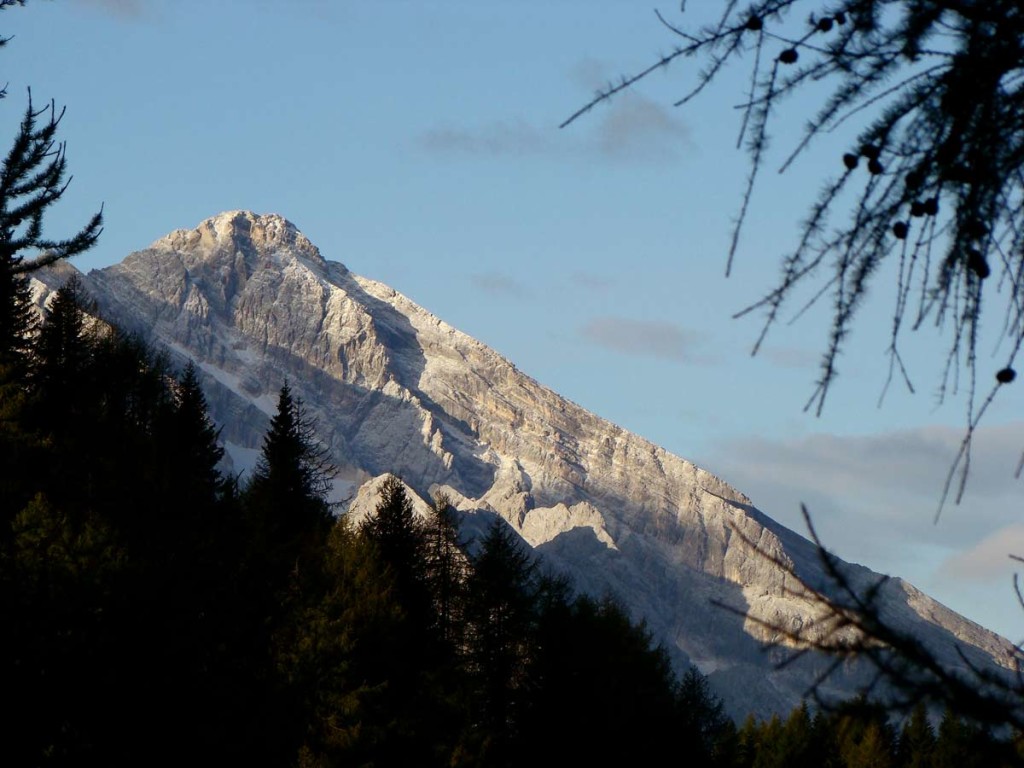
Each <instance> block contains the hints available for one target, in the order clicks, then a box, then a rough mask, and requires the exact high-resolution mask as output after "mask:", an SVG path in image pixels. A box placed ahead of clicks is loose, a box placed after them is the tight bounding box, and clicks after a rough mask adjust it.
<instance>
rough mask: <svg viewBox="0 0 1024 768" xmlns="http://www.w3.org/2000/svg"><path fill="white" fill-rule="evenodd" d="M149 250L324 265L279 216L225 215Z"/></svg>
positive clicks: (312, 247)
mask: <svg viewBox="0 0 1024 768" xmlns="http://www.w3.org/2000/svg"><path fill="white" fill-rule="evenodd" d="M149 250H155V251H165V252H173V253H177V254H182V255H186V254H193V255H197V256H200V257H202V258H205V259H209V260H221V261H223V259H224V256H225V255H226V254H230V255H234V254H242V255H243V256H245V257H247V258H248V259H250V260H255V261H267V260H275V259H276V260H277V261H278V262H280V260H281V259H282V258H285V259H286V258H287V257H289V256H291V257H296V258H301V259H304V260H305V261H307V262H308V263H309V264H311V265H315V266H322V265H324V263H325V262H324V258H323V256H321V255H320V251H319V249H317V247H316V246H315V245H313V243H311V242H310V241H309V239H308V238H307V237H306V236H305V235H304V234H302V232H300V231H299V230H298V228H297V227H296V226H295V225H294V224H292V222H290V221H288V219H286V218H284V217H283V216H280V215H278V214H276V213H265V214H260V213H253V212H252V211H225V212H224V213H220V214H218V215H216V216H211V217H210V218H208V219H206V220H204V221H203V222H201V223H200V224H199V225H198V226H197V227H196V228H195V229H177V230H175V231H173V232H171V233H170V234H169V235H166V236H164V237H162V238H160V239H159V240H157V241H156V242H154V243H153V244H152V245H151V246H150V247H149Z"/></svg>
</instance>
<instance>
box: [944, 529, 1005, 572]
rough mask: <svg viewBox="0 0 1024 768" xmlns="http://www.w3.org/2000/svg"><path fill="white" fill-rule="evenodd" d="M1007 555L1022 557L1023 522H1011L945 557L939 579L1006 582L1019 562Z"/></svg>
mask: <svg viewBox="0 0 1024 768" xmlns="http://www.w3.org/2000/svg"><path fill="white" fill-rule="evenodd" d="M1010 555H1016V556H1018V557H1021V556H1024V523H1013V524H1012V525H1008V526H1006V527H1005V528H1001V529H1000V530H998V531H996V532H995V533H993V534H991V535H989V536H986V537H985V538H984V539H982V540H981V541H979V542H978V543H977V544H975V545H974V546H973V547H971V548H970V549H968V550H966V551H964V552H960V553H958V554H956V555H953V556H952V557H950V558H948V559H947V560H946V561H945V562H944V563H943V564H942V566H941V568H940V570H939V576H940V578H949V579H953V580H965V581H973V582H982V583H987V584H1006V583H1007V581H1008V580H1009V579H1010V578H1011V576H1012V574H1013V573H1014V572H1015V571H1019V570H1021V563H1019V562H1017V561H1015V560H1013V559H1011V558H1010Z"/></svg>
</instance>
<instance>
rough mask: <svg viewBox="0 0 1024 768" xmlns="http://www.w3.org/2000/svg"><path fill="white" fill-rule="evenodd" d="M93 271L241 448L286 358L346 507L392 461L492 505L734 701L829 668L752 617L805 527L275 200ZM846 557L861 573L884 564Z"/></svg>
mask: <svg viewBox="0 0 1024 768" xmlns="http://www.w3.org/2000/svg"><path fill="white" fill-rule="evenodd" d="M44 281H45V282H47V283H50V286H49V287H50V288H52V286H53V280H45V278H44ZM85 285H86V288H87V289H88V290H89V291H90V293H92V295H93V296H94V298H95V299H96V301H97V303H98V304H99V307H100V310H101V314H102V315H104V316H105V317H108V318H109V319H110V320H112V321H114V322H116V323H118V324H120V325H121V326H122V327H126V328H129V329H133V330H138V331H141V332H143V333H145V334H147V335H148V336H149V337H150V338H151V339H152V340H153V341H154V342H155V343H157V344H159V345H163V346H165V347H166V348H168V349H169V350H170V351H171V352H172V354H174V355H179V356H182V357H183V358H184V357H185V356H187V357H190V358H192V359H194V360H195V362H196V364H197V366H198V367H199V368H200V370H201V371H202V373H203V375H204V377H205V380H204V384H205V386H206V388H207V394H208V398H209V401H210V406H211V412H212V415H213V417H214V418H215V419H216V421H217V422H218V423H219V424H221V425H222V427H223V431H222V438H223V439H224V440H225V441H226V442H227V447H228V450H229V453H230V454H231V455H232V456H234V457H235V459H236V461H237V462H238V464H237V465H236V466H239V467H244V466H245V465H246V461H247V460H248V461H249V462H250V463H251V458H252V456H253V455H254V451H255V449H258V448H259V445H260V441H261V439H262V436H263V433H264V431H265V429H266V426H267V423H268V416H269V415H271V414H272V413H273V411H274V407H275V404H276V398H277V392H278V390H279V388H280V386H281V384H282V383H283V382H284V381H285V380H286V379H287V380H288V382H289V384H290V386H291V387H292V391H293V393H294V394H295V395H296V396H298V397H300V398H302V399H303V401H304V402H305V404H306V406H307V408H308V410H309V412H310V413H311V415H313V416H314V417H315V418H316V419H317V421H318V425H319V429H320V437H321V439H322V440H323V441H324V443H325V444H327V445H328V446H329V448H330V450H331V452H332V454H333V456H334V457H335V460H336V461H337V463H338V464H339V466H340V467H341V469H342V476H343V477H344V478H346V479H348V480H349V482H350V486H351V489H352V491H351V493H352V496H353V500H352V505H353V511H354V512H355V511H357V510H364V511H365V509H366V508H367V507H368V505H370V506H372V498H373V494H372V488H373V487H374V486H368V487H367V488H364V489H363V490H361V491H357V490H356V489H357V488H358V487H359V485H360V484H361V483H362V482H363V481H365V480H367V479H369V478H372V477H376V476H379V475H381V474H383V473H386V472H392V473H394V474H396V475H398V476H399V477H401V478H402V479H403V480H404V482H405V483H407V485H408V486H409V487H410V488H411V489H412V490H414V491H415V492H416V493H417V494H419V495H420V496H421V497H422V498H424V499H429V497H430V495H431V494H432V493H434V492H437V491H439V490H443V491H445V492H446V493H448V495H449V497H450V498H451V499H452V501H453V503H454V504H455V505H456V507H457V508H458V509H459V510H461V511H462V512H464V513H465V515H466V519H467V520H469V521H473V520H475V521H477V522H479V521H481V520H485V519H486V518H487V516H488V515H490V516H491V517H493V515H495V514H497V515H500V516H501V517H503V518H504V519H505V520H507V521H508V522H509V523H510V524H511V525H512V526H513V527H514V528H515V529H516V530H517V531H518V532H519V533H520V535H521V536H522V537H523V539H524V540H525V541H526V542H528V543H529V545H531V546H532V547H534V548H535V549H536V550H537V551H538V552H540V553H541V554H542V555H543V556H544V558H545V559H546V560H547V561H548V562H549V563H550V564H551V567H554V568H559V569H562V570H564V571H566V572H568V573H569V574H571V576H572V577H573V578H574V579H575V581H576V583H577V585H578V586H579V587H580V588H581V589H584V590H587V591H590V592H592V593H594V594H596V595H603V594H606V593H609V592H610V593H613V594H615V595H616V596H618V597H619V599H620V600H622V601H623V602H624V603H625V604H627V605H628V607H629V608H630V609H631V610H632V611H633V612H634V614H635V615H636V616H638V617H643V618H645V619H646V621H647V623H648V626H649V628H650V629H651V630H652V631H653V632H654V633H655V635H656V637H657V638H658V639H659V640H661V641H662V642H663V643H664V644H665V646H666V647H667V648H668V649H669V650H670V652H671V653H672V654H673V655H674V657H675V659H676V660H677V661H678V662H679V663H680V664H683V663H686V662H687V661H692V662H694V663H696V664H697V665H698V666H699V667H700V668H701V669H702V670H703V671H704V672H705V673H708V674H709V675H710V680H711V682H712V685H714V686H715V687H716V689H717V691H718V692H719V694H720V695H722V696H723V697H724V698H725V700H726V703H727V706H728V709H729V710H730V712H731V713H732V714H734V715H739V716H745V715H746V714H747V713H748V712H751V711H754V712H757V713H759V714H768V713H771V712H776V711H778V712H781V711H787V710H788V709H790V708H791V707H793V706H794V705H795V704H796V703H798V701H799V699H800V696H801V695H802V694H803V693H804V692H805V691H806V689H807V688H808V686H809V685H810V683H811V682H812V680H813V679H814V677H815V676H816V675H817V674H818V673H819V672H820V671H821V670H822V669H823V668H824V665H825V663H826V662H825V661H824V660H823V659H821V658H815V657H814V656H813V655H808V656H806V657H804V658H803V659H802V660H801V661H800V662H799V663H796V664H792V665H790V666H788V667H786V668H785V669H783V670H776V669H775V666H774V663H773V662H774V659H775V658H776V657H777V656H778V653H780V651H769V652H766V651H765V646H764V643H763V641H766V640H771V639H773V638H770V637H766V636H765V633H764V630H762V629H761V628H760V625H759V624H758V623H757V621H756V619H763V620H767V621H771V622H775V623H777V622H783V623H784V624H786V625H788V626H793V627H798V626H803V625H805V624H806V623H807V622H809V621H811V620H812V617H813V616H814V615H815V608H814V606H813V605H811V604H810V603H809V602H808V601H806V600H805V599H802V598H800V597H798V596H794V594H793V593H792V588H793V587H794V585H793V584H792V583H791V581H792V579H791V577H789V576H787V575H786V572H785V570H784V569H782V568H779V567H778V566H777V565H776V564H775V563H773V562H771V560H770V559H769V558H765V557H762V556H759V555H756V554H754V553H752V551H751V548H750V547H749V546H748V545H747V544H745V543H744V541H743V540H744V539H746V540H747V541H751V542H756V543H757V544H758V546H759V547H760V548H761V549H762V550H764V551H765V552H767V553H769V554H770V555H772V557H774V558H777V559H778V560H780V561H782V562H786V563H791V564H793V566H794V567H795V568H796V570H797V572H798V573H800V574H801V575H803V576H804V577H805V578H808V579H810V580H811V581H815V580H820V575H819V566H818V564H817V561H816V559H815V554H814V549H813V547H812V546H811V545H810V543H809V542H807V541H806V540H804V539H802V538H801V537H799V536H797V535H796V534H794V533H792V532H791V531H788V530H787V529H785V528H782V527H781V526H780V525H778V524H777V523H775V522H773V521H772V520H771V519H770V518H768V517H767V516H765V515H764V514H762V513H761V512H759V511H758V510H757V509H755V508H754V506H753V505H752V503H751V501H750V500H749V499H748V498H746V497H745V496H744V495H743V494H742V493H740V492H739V491H737V490H735V489H733V488H731V487H729V486H728V485H727V484H725V483H724V482H722V481H721V480H719V479H718V478H717V477H715V476H714V475H712V474H711V473H709V472H707V471H706V470H704V469H702V468H700V467H697V466H695V465H694V464H692V463H690V462H688V461H686V460H685V459H682V458H679V457H677V456H674V455H672V454H670V453H668V452H666V451H665V450H663V449H662V448H659V447H658V446H656V445H653V444H652V443H650V442H648V441H646V440H644V439H642V438H640V437H638V436H636V435H633V434H630V433H629V432H627V431H625V430H624V429H621V428H620V427H617V426H615V425H614V424H611V423H609V422H608V421H605V420H604V419H601V418H599V417H598V416H595V415H594V414H591V413H589V412H587V411H585V410H584V409H582V408H580V407H579V406H577V405H575V404H574V403H572V402H569V401H568V400H566V399H565V398H562V397H560V396H559V395H557V394H556V393H555V392H552V391H551V390H549V389H547V388H545V387H543V386H542V385H540V384H539V383H538V382H536V381H534V380H533V379H531V378H530V377H529V376H526V375H525V374H523V373H522V372H520V371H518V370H517V369H516V367H515V366H514V365H513V364H512V363H510V362H509V361H508V360H506V359H504V358H502V357H501V356H500V355H498V354H497V353H495V352H494V351H493V350H491V349H489V348H488V347H486V346H484V345H483V344H481V343H479V342H477V341H475V340H473V339H472V338H470V337H468V336H466V335H465V334H463V333H461V332H459V331H457V330H456V329H454V328H452V327H451V326H449V325H447V324H445V323H444V322H442V321H441V320H440V319H438V318H437V317H435V316H434V315H432V314H430V313H429V312H427V311H426V310H424V309H422V308H421V307H419V306H417V305H415V304H414V303H413V302H411V301H410V300H409V299H407V298H406V297H404V296H402V295H401V294H399V293H396V292H395V291H394V290H392V289H391V288H388V287H387V286H385V285H382V284H381V283H378V282H374V281H373V280H368V279H366V278H363V277H359V276H357V275H354V274H352V273H351V272H349V271H348V270H347V269H346V268H345V267H344V266H342V265H341V264H340V263H337V262H333V261H327V260H325V259H324V258H323V257H322V256H321V255H320V253H319V251H318V250H317V248H316V247H315V246H314V245H313V244H312V243H310V242H309V240H307V239H306V237H305V236H303V235H302V234H301V233H300V232H299V231H298V230H297V229H296V228H295V227H294V226H293V225H292V224H291V223H289V222H288V221H286V220H285V219H283V218H281V217H279V216H276V215H257V214H253V213H250V212H244V211H234V212H229V213H224V214H221V215H219V216H216V217H214V218H211V219H208V220H206V221H204V222H203V223H201V224H200V225H199V226H198V227H197V228H196V229H194V230H178V231H175V232H172V233H171V234H169V235H167V236H166V237H164V238H161V239H160V240H157V241H156V242H155V243H153V244H152V245H151V246H149V247H148V248H146V249H144V250H141V251H138V252H136V253H133V254H131V255H130V256H128V257H127V258H126V259H125V260H124V261H123V262H122V263H120V264H117V265H115V266H112V267H108V268H106V269H103V270H99V271H94V272H92V273H91V274H90V275H88V276H87V278H85ZM46 290H47V287H46V286H43V287H41V288H39V291H40V292H41V293H45V291H46ZM246 457H248V459H247V458H246ZM738 534H739V535H738ZM850 568H851V573H854V577H855V578H856V579H859V580H860V582H861V583H865V584H867V583H870V581H871V580H872V579H873V578H875V575H874V574H871V573H870V572H868V571H867V570H866V569H861V568H858V567H856V566H851V567H850ZM884 594H885V604H886V610H887V611H888V612H889V613H891V615H892V617H893V618H894V620H895V621H897V622H898V623H900V624H902V625H903V626H906V627H913V628H915V630H917V631H919V632H920V633H922V636H923V637H927V639H928V642H929V643H930V644H931V645H932V646H933V647H935V648H937V649H940V653H942V654H943V657H944V658H946V659H948V661H949V663H950V664H951V665H953V664H960V665H962V664H963V661H962V660H961V659H960V658H959V657H958V656H957V654H956V652H955V650H954V649H953V645H952V644H953V642H954V641H955V642H958V643H959V644H960V645H961V647H963V648H965V649H966V651H967V654H968V656H969V658H972V659H975V660H981V661H982V662H983V663H984V664H987V665H991V664H1000V665H1007V664H1008V663H1009V656H1008V649H1009V644H1008V643H1007V642H1006V641H1004V640H1002V638H999V637H997V636H996V635H993V634H992V633H989V632H987V631H985V630H984V629H982V628H981V627H978V626H977V625H974V624H973V623H971V622H969V621H967V620H966V619H963V618H962V617H959V616H957V615H956V614H954V613H952V612H951V611H949V610H948V609H945V608H944V607H943V606H940V605H938V604H937V603H935V602H934V601H932V600H930V599H929V598H928V597H927V596H925V595H923V594H921V593H920V592H918V591H917V590H915V589H914V588H913V587H911V586H909V585H907V584H905V583H903V582H901V581H900V580H898V579H897V580H892V581H891V582H890V583H888V584H887V585H886V587H885V593H884ZM713 603H720V604H724V605H727V606H731V607H732V608H733V609H734V610H735V611H737V612H738V613H736V612H731V611H728V610H724V609H722V608H721V607H717V606H716V605H714V604H713ZM743 613H747V614H748V618H746V619H745V618H744V617H743V615H742V614H743ZM865 674H866V671H865V670H864V669H862V668H861V667H860V666H859V665H858V664H856V663H852V664H850V665H849V669H848V670H844V673H843V675H842V676H840V677H837V678H834V682H833V685H834V686H835V691H834V692H835V693H837V694H841V693H846V694H850V693H852V692H853V691H854V690H855V687H856V686H857V684H858V683H860V682H863V680H864V679H865V677H864V675H865Z"/></svg>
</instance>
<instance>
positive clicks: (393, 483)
mask: <svg viewBox="0 0 1024 768" xmlns="http://www.w3.org/2000/svg"><path fill="white" fill-rule="evenodd" d="M379 494H380V501H378V503H377V507H376V509H375V510H374V512H373V514H372V515H369V516H368V517H367V518H366V519H365V520H363V522H362V524H361V525H360V532H361V533H362V534H363V536H365V537H366V538H367V539H368V540H369V541H371V542H372V543H373V545H374V547H375V548H376V550H377V554H378V556H379V558H380V560H381V563H383V565H384V566H385V567H386V568H387V570H388V572H389V573H390V574H391V578H392V580H393V583H394V587H395V592H396V596H397V598H398V601H399V602H400V603H401V604H402V606H403V607H404V609H405V611H406V612H407V614H408V615H409V618H410V619H411V620H412V626H411V627H410V629H412V631H414V632H416V633H417V634H418V635H419V637H420V639H422V638H424V637H425V636H426V633H427V630H428V628H429V627H430V625H431V624H433V621H432V618H431V614H432V605H431V600H430V593H429V591H428V586H427V552H426V530H425V527H424V525H423V523H422V522H420V521H419V520H417V518H416V515H415V514H414V512H413V508H412V501H411V500H410V499H409V496H408V494H406V492H405V486H404V485H403V484H402V481H401V480H399V479H398V478H397V477H395V476H394V475H388V476H387V477H386V478H385V479H384V482H383V483H381V486H380V491H379Z"/></svg>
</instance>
